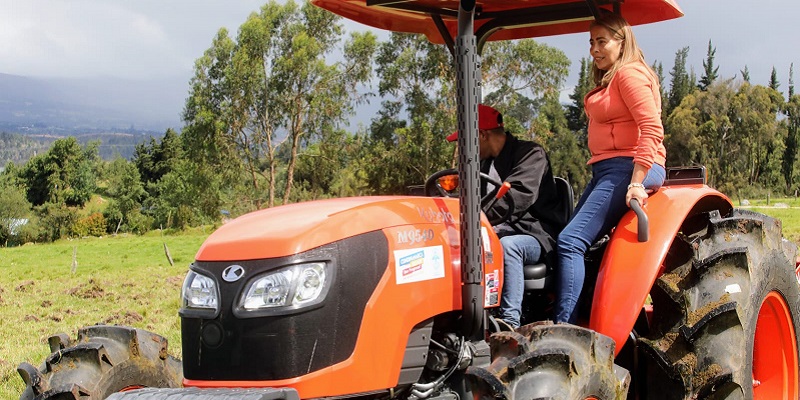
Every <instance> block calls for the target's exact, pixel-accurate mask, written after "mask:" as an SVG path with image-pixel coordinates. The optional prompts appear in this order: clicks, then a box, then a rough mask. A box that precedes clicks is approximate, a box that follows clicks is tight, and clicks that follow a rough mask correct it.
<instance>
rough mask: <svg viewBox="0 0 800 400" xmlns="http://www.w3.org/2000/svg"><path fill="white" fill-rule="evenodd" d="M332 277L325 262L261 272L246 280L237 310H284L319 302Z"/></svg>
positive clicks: (270, 312) (292, 309)
mask: <svg viewBox="0 0 800 400" xmlns="http://www.w3.org/2000/svg"><path fill="white" fill-rule="evenodd" d="M331 278H332V277H331V272H330V271H329V268H328V265H327V264H326V263H324V262H312V263H305V264H297V265H293V266H290V267H285V268H281V269H278V270H274V271H271V272H268V273H266V274H262V275H260V276H258V277H256V278H255V279H253V280H252V281H250V282H249V283H248V285H247V287H246V288H245V290H244V291H243V292H242V297H241V299H240V301H239V307H237V311H238V313H241V314H250V313H254V312H259V313H264V312H266V313H269V314H283V313H287V312H291V311H295V310H298V309H301V308H306V307H311V306H314V305H317V304H320V303H321V302H322V301H323V300H324V299H325V295H326V294H327V292H328V289H329V288H330V286H331V285H330V281H331V280H332V279H331Z"/></svg>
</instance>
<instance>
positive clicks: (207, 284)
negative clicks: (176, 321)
mask: <svg viewBox="0 0 800 400" xmlns="http://www.w3.org/2000/svg"><path fill="white" fill-rule="evenodd" d="M181 297H182V301H181V306H182V307H183V308H184V309H186V310H198V311H201V310H208V311H214V312H216V311H219V291H218V290H217V284H216V282H214V280H213V279H211V278H209V277H207V276H205V275H201V274H198V273H197V272H194V271H189V274H187V275H186V279H185V280H184V281H183V290H182V296H181Z"/></svg>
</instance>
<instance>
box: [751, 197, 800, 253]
mask: <svg viewBox="0 0 800 400" xmlns="http://www.w3.org/2000/svg"><path fill="white" fill-rule="evenodd" d="M748 201H749V202H750V204H749V205H746V206H742V205H740V204H736V206H737V207H741V208H744V209H747V210H752V211H755V212H760V213H762V214H766V215H769V216H770V217H773V218H776V219H779V220H781V223H782V225H783V236H784V237H785V238H787V239H789V240H791V241H793V242H794V243H797V244H798V245H799V246H800V198H794V197H790V198H774V199H770V201H769V203H768V202H767V200H766V199H755V200H752V199H748Z"/></svg>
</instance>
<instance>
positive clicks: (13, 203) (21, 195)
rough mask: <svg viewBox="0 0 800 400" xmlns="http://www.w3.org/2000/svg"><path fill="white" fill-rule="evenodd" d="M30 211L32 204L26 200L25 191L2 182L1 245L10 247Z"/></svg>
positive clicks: (0, 186)
mask: <svg viewBox="0 0 800 400" xmlns="http://www.w3.org/2000/svg"><path fill="white" fill-rule="evenodd" d="M30 211H31V203H30V202H28V200H27V199H26V198H25V190H24V189H23V188H20V187H18V186H16V185H12V184H7V183H4V182H2V181H0V243H3V244H4V245H8V241H9V239H10V238H11V236H12V234H13V233H15V231H16V230H17V229H18V228H19V227H21V224H22V221H23V220H24V219H25V217H27V216H28V215H29V214H30Z"/></svg>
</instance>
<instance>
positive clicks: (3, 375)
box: [0, 359, 18, 382]
mask: <svg viewBox="0 0 800 400" xmlns="http://www.w3.org/2000/svg"><path fill="white" fill-rule="evenodd" d="M14 367H15V366H14V364H12V363H10V362H8V361H6V360H3V359H0V381H3V382H7V381H8V380H9V379H13V378H14V376H16V375H17V369H16V368H14ZM17 378H18V376H17Z"/></svg>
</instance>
